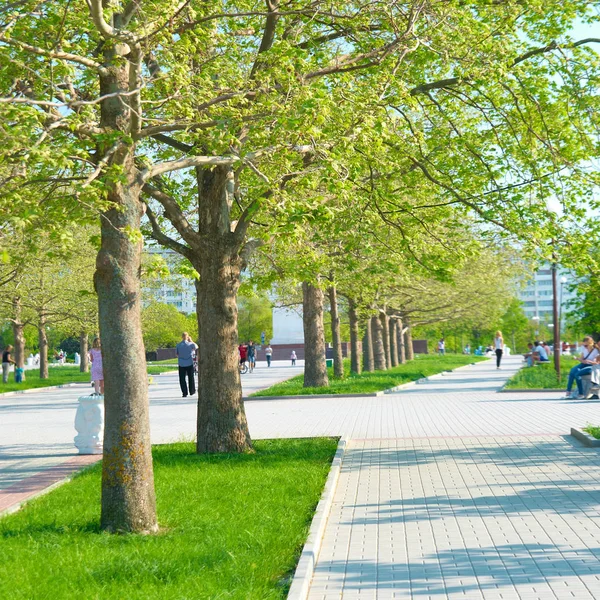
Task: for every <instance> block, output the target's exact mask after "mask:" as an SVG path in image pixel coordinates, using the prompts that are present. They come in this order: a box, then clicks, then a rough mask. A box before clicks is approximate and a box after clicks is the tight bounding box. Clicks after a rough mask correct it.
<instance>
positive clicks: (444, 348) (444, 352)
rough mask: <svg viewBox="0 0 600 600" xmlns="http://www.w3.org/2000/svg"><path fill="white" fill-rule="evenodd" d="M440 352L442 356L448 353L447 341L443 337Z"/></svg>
mask: <svg viewBox="0 0 600 600" xmlns="http://www.w3.org/2000/svg"><path fill="white" fill-rule="evenodd" d="M438 354H439V355H440V356H444V354H446V342H445V341H444V338H441V339H440V341H439V342H438Z"/></svg>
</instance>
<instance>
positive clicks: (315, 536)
mask: <svg viewBox="0 0 600 600" xmlns="http://www.w3.org/2000/svg"><path fill="white" fill-rule="evenodd" d="M347 447H348V440H347V439H346V438H342V439H340V441H339V443H338V447H337V451H336V453H335V456H334V457H333V461H332V462H331V469H330V470H329V476H328V477H327V481H326V482H325V489H324V490H323V493H322V494H321V499H320V500H319V504H317V508H316V510H315V515H314V517H313V519H312V522H311V525H310V531H309V532H308V538H307V540H306V543H305V544H304V548H303V549H302V554H301V555H300V560H299V561H298V566H297V567H296V571H295V572H294V578H293V579H292V585H291V586H290V591H289V592H288V596H287V600H306V598H307V597H308V591H309V588H310V584H311V582H312V578H313V574H314V570H315V565H316V563H317V559H318V558H319V553H320V551H321V544H322V543H323V536H324V534H325V527H326V526H327V520H328V519H329V513H330V512H331V505H332V503H333V497H334V494H335V490H336V488H337V483H338V480H339V477H340V471H341V466H342V461H343V458H344V454H345V452H346V448H347Z"/></svg>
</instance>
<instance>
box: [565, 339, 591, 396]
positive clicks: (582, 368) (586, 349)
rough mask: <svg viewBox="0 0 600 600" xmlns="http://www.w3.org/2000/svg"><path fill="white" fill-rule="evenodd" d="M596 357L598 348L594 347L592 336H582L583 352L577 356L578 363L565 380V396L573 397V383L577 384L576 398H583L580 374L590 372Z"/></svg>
mask: <svg viewBox="0 0 600 600" xmlns="http://www.w3.org/2000/svg"><path fill="white" fill-rule="evenodd" d="M597 359H598V350H597V349H596V347H595V342H594V338H593V337H592V336H591V335H586V336H585V337H584V338H583V352H582V353H581V356H578V357H577V360H578V361H579V364H578V365H575V366H574V367H573V368H572V369H571V371H570V372H569V380H568V381H567V392H566V396H565V397H566V398H573V395H572V394H571V389H572V388H573V383H576V384H577V392H578V396H577V397H578V398H583V383H582V381H581V376H582V375H586V374H588V373H591V372H592V366H593V365H594V364H596V361H597Z"/></svg>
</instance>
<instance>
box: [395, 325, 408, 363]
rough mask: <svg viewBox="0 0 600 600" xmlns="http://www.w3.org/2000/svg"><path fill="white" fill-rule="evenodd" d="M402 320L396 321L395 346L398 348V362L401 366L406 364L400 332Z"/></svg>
mask: <svg viewBox="0 0 600 600" xmlns="http://www.w3.org/2000/svg"><path fill="white" fill-rule="evenodd" d="M402 329H403V324H402V319H397V321H396V345H397V346H398V362H399V363H400V364H401V365H403V364H405V363H406V352H405V348H404V332H403V331H402Z"/></svg>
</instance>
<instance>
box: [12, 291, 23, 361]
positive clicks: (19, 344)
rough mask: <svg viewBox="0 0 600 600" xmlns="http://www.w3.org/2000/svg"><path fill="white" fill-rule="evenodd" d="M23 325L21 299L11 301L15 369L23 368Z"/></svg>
mask: <svg viewBox="0 0 600 600" xmlns="http://www.w3.org/2000/svg"><path fill="white" fill-rule="evenodd" d="M24 327H25V325H24V324H23V323H22V321H21V299H20V298H14V299H13V321H12V330H13V337H14V339H15V363H16V364H15V367H19V368H21V369H23V368H24V367H25V333H24V332H23V329H24Z"/></svg>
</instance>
